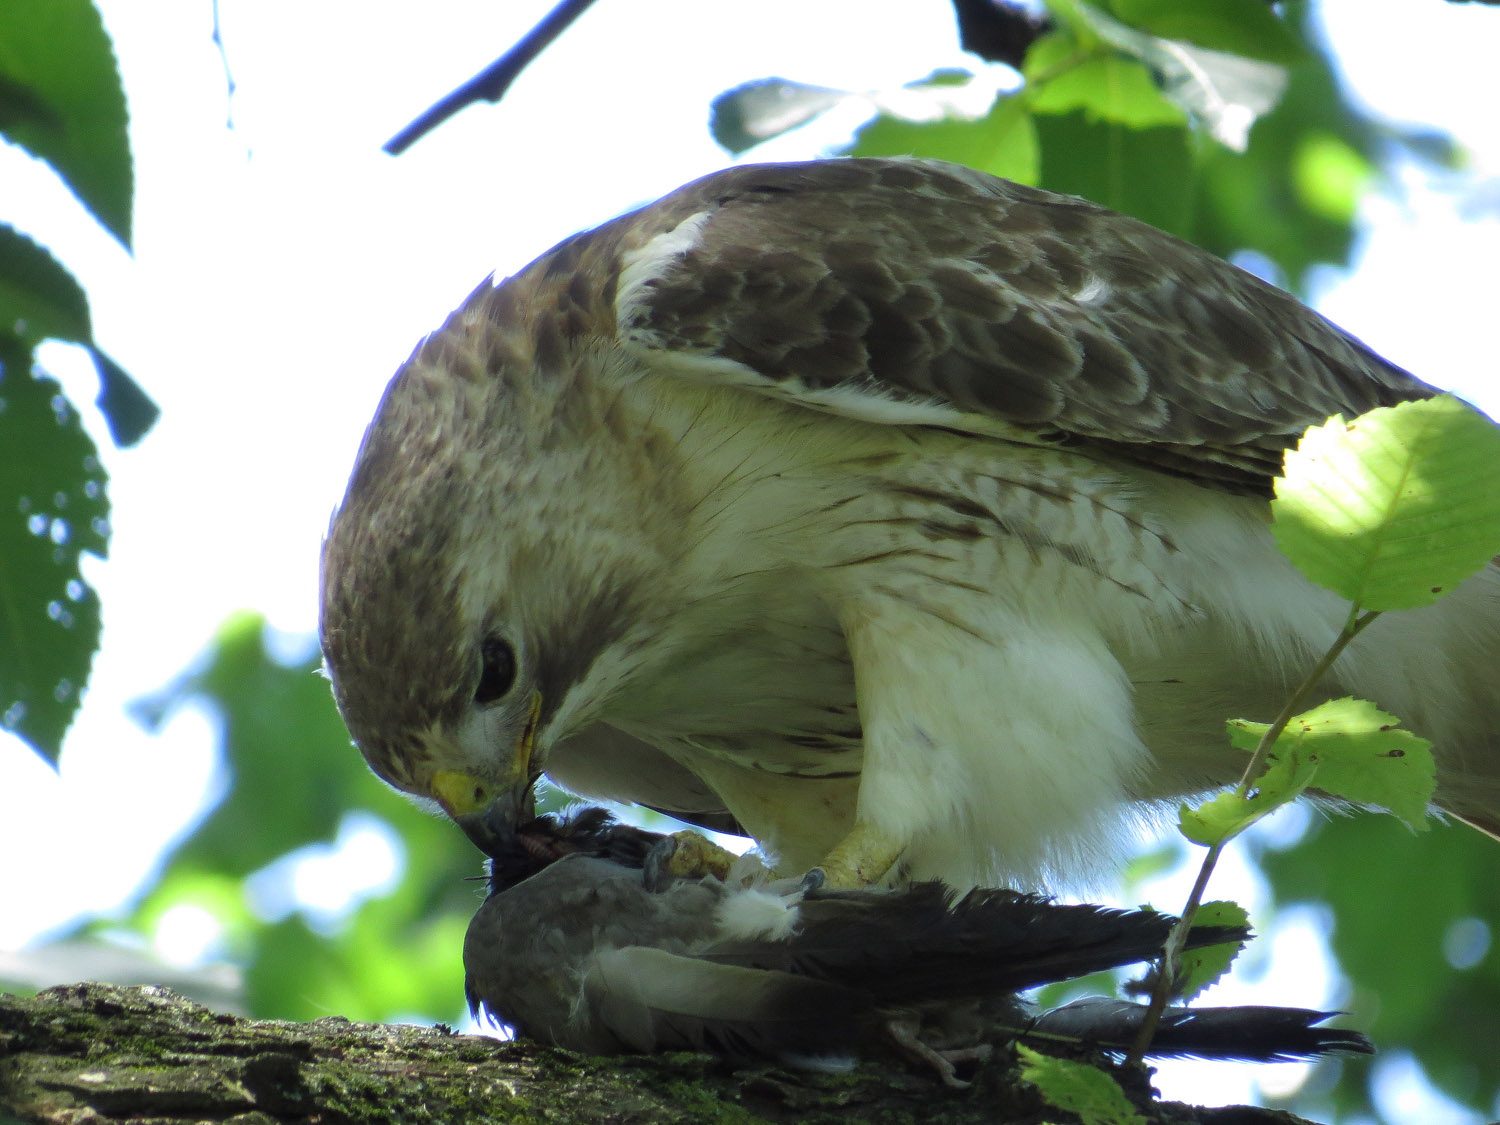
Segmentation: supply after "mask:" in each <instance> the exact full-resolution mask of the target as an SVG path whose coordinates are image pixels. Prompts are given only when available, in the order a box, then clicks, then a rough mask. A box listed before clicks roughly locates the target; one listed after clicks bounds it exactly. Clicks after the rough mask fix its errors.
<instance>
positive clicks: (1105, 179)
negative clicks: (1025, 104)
mask: <svg viewBox="0 0 1500 1125" xmlns="http://www.w3.org/2000/svg"><path fill="white" fill-rule="evenodd" d="M1033 120H1034V121H1035V123H1036V132H1037V137H1038V138H1039V140H1040V142H1041V160H1042V175H1041V180H1040V182H1039V184H1038V186H1039V187H1044V188H1046V189H1047V190H1048V191H1059V192H1063V193H1064V194H1068V195H1081V196H1083V197H1084V198H1085V199H1092V200H1093V201H1094V202H1096V203H1101V204H1103V205H1104V206H1105V207H1109V208H1112V209H1113V210H1116V211H1120V212H1123V213H1124V214H1127V215H1133V216H1134V217H1135V218H1137V219H1140V220H1141V221H1142V222H1145V223H1150V224H1151V225H1152V226H1154V227H1157V228H1159V229H1161V230H1164V231H1167V232H1168V233H1169V234H1175V235H1177V236H1178V237H1179V238H1192V236H1193V233H1194V231H1195V228H1196V215H1197V208H1198V187H1197V184H1198V178H1197V172H1196V170H1195V168H1196V161H1195V156H1194V141H1193V137H1192V134H1191V132H1190V130H1188V129H1187V128H1186V127H1184V126H1180V125H1179V126H1168V125H1158V126H1156V127H1155V128H1152V129H1132V128H1129V127H1128V126H1125V125H1120V124H1118V123H1116V122H1113V121H1092V120H1089V119H1088V118H1087V117H1086V116H1085V115H1084V114H1082V113H1079V112H1076V111H1075V112H1073V113H1045V114H1038V115H1037V116H1036V117H1034V118H1033Z"/></svg>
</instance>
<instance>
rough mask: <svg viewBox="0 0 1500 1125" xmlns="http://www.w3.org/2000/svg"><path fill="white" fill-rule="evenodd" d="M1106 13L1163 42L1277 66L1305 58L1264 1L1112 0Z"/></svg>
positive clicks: (1292, 36)
mask: <svg viewBox="0 0 1500 1125" xmlns="http://www.w3.org/2000/svg"><path fill="white" fill-rule="evenodd" d="M1109 9H1110V11H1111V12H1112V13H1113V14H1114V15H1115V16H1116V18H1118V19H1119V20H1121V21H1122V22H1123V23H1127V24H1129V25H1130V26H1131V27H1135V28H1139V29H1140V30H1142V31H1149V32H1150V33H1151V34H1152V35H1155V36H1157V37H1159V38H1161V39H1176V40H1181V41H1184V42H1187V43H1196V44H1197V45H1198V46H1200V47H1211V48H1213V49H1214V50H1218V51H1226V52H1228V53H1229V54H1233V55H1242V56H1245V57H1247V58H1252V59H1264V60H1265V61H1267V62H1275V63H1294V62H1298V61H1300V60H1301V59H1303V58H1305V57H1306V52H1305V51H1304V50H1303V48H1302V45H1301V44H1300V43H1299V42H1298V41H1297V36H1296V35H1295V34H1294V33H1293V32H1292V31H1291V29H1290V28H1288V27H1287V25H1286V24H1285V23H1284V22H1282V20H1281V19H1279V18H1278V17H1277V15H1276V13H1275V12H1274V11H1273V10H1272V8H1271V6H1270V5H1269V4H1266V3H1265V0H1191V2H1190V3H1183V2H1182V0H1110V2H1109Z"/></svg>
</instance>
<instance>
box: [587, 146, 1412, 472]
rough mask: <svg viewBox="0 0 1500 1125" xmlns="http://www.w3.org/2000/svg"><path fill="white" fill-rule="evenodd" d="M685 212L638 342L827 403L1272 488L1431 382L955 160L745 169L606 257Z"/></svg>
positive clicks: (681, 202) (629, 323)
mask: <svg viewBox="0 0 1500 1125" xmlns="http://www.w3.org/2000/svg"><path fill="white" fill-rule="evenodd" d="M695 217H698V218H695ZM685 221H691V223H692V224H694V226H693V227H692V228H691V229H690V228H684V231H685V232H686V233H687V234H690V235H691V237H679V236H676V235H669V236H668V239H665V240H662V242H661V243H659V253H660V260H659V261H649V262H648V263H647V264H648V266H650V268H651V276H649V278H647V279H646V280H645V281H644V283H643V284H642V285H640V286H639V288H637V289H636V290H634V291H633V293H632V295H631V298H632V299H631V300H630V301H628V302H626V301H624V300H623V299H622V300H621V304H620V307H619V310H618V311H619V314H620V317H621V323H620V325H619V331H620V333H621V334H622V335H623V336H624V337H626V338H627V339H629V340H630V341H632V342H633V343H634V344H636V345H638V346H640V345H643V346H645V347H647V348H652V349H666V350H668V351H672V352H677V353H687V354H690V355H693V356H697V357H702V358H704V359H710V360H730V361H733V362H734V363H735V364H739V365H743V367H744V368H745V369H747V371H748V372H753V373H756V374H757V375H758V377H759V383H758V384H757V382H756V381H755V380H754V379H753V378H752V379H751V380H750V384H749V385H751V386H752V387H754V386H757V385H758V386H759V387H760V389H764V390H767V391H769V392H771V393H776V394H778V395H779V396H781V397H785V398H791V399H792V400H793V401H796V400H797V398H798V395H799V394H800V395H806V396H807V397H808V398H809V399H813V398H816V399H817V400H818V401H817V402H816V403H813V402H810V403H809V404H810V405H817V406H819V408H821V409H830V410H834V411H835V412H839V411H840V403H841V402H842V403H843V404H844V405H846V406H849V405H852V404H853V402H854V400H855V399H856V398H859V397H864V396H868V398H869V399H877V398H878V399H883V400H885V402H887V403H890V404H893V405H895V406H899V405H900V404H903V403H909V404H912V405H913V406H915V405H917V404H929V405H931V404H938V405H942V406H947V407H951V408H954V409H955V411H956V412H960V413H962V414H965V415H968V416H970V417H973V418H979V419H998V420H1000V421H1002V422H1004V423H1007V424H1010V425H1013V426H1015V427H1018V428H1019V429H1020V430H1021V431H1022V432H1023V433H1024V434H1025V435H1026V439H1027V440H1036V441H1040V442H1050V443H1057V444H1060V445H1072V446H1086V447H1091V448H1093V449H1095V450H1097V451H1102V452H1105V453H1107V454H1109V455H1112V456H1116V457H1121V458H1125V459H1128V460H1133V461H1138V462H1144V463H1147V464H1149V465H1151V466H1152V467H1154V468H1157V469H1160V470H1162V471H1166V472H1172V473H1177V474H1181V475H1187V476H1190V477H1195V478H1199V479H1201V480H1203V481H1204V482H1205V483H1213V484H1216V485H1219V486H1221V487H1227V488H1233V489H1238V490H1249V491H1265V490H1266V489H1268V488H1269V478H1270V477H1271V476H1272V475H1274V474H1275V473H1276V472H1277V471H1278V470H1279V468H1280V464H1281V452H1282V450H1283V449H1285V448H1286V447H1287V446H1289V445H1291V444H1292V443H1294V442H1295V440H1296V438H1297V436H1298V435H1299V434H1300V433H1301V431H1302V430H1304V429H1305V428H1306V427H1307V426H1309V425H1311V424H1314V423H1317V422H1321V421H1323V420H1324V419H1326V418H1327V417H1329V416H1330V415H1332V414H1335V413H1343V414H1345V415H1346V416H1353V415H1355V414H1358V413H1361V412H1363V411H1365V410H1369V409H1372V408H1374V407H1376V406H1381V405H1389V404H1392V403H1395V402H1400V401H1403V400H1407V399H1417V398H1426V397H1430V396H1431V395H1432V394H1434V393H1436V392H1435V391H1434V390H1433V389H1432V388H1431V387H1429V386H1427V385H1426V384H1425V383H1422V382H1420V381H1419V380H1417V379H1416V378H1414V377H1413V376H1411V375H1410V374H1408V373H1407V372H1405V371H1403V370H1402V369H1401V368H1399V367H1396V366H1395V365H1394V364H1391V363H1388V362H1386V361H1385V360H1383V359H1381V358H1380V357H1379V356H1377V355H1376V354H1375V353H1374V352H1372V351H1371V350H1370V349H1369V348H1367V347H1365V346H1364V345H1363V344H1362V343H1360V342H1359V341H1358V340H1356V339H1355V338H1354V337H1352V336H1350V335H1348V334H1347V333H1345V332H1343V331H1341V330H1340V329H1338V328H1337V327H1335V326H1334V325H1332V324H1330V323H1329V322H1328V321H1327V320H1324V319H1323V318H1322V317H1320V316H1318V315H1317V314H1316V313H1314V312H1312V311H1311V310H1310V309H1308V308H1306V307H1305V306H1303V305H1302V304H1301V303H1299V302H1298V301H1296V300H1295V299H1294V298H1292V297H1291V296H1289V295H1288V294H1286V293H1284V292H1282V291H1281V290H1279V289H1276V288H1274V287H1273V286H1270V285H1267V284H1265V283H1264V282H1262V281H1260V280H1259V279H1257V278H1255V277H1253V276H1252V275H1250V274H1248V273H1246V272H1244V271H1242V270H1240V269H1237V268H1236V267H1234V266H1231V265H1229V264H1228V263H1226V262H1224V261H1222V260H1220V259H1218V258H1216V257H1214V256H1213V255H1211V254H1209V253H1207V252H1206V251H1204V250H1201V249H1199V248H1197V247H1195V246H1192V245H1190V244H1188V243H1186V242H1183V241H1182V240H1180V239H1177V238H1174V237H1172V236H1171V235H1168V234H1165V233H1163V232H1161V231H1158V230H1156V229H1154V228H1152V227H1149V226H1146V225H1145V224H1143V223H1140V222H1137V221H1136V220H1134V219H1131V218H1128V217H1126V216H1123V215H1119V214H1116V213H1114V212H1112V211H1108V210H1106V209H1105V208H1102V207H1099V206H1097V205H1095V204H1092V203H1089V202H1087V201H1085V200H1081V199H1077V198H1074V197H1070V196H1062V195H1055V194H1052V193H1049V192H1044V191H1040V190H1038V189H1035V188H1029V187H1024V186H1022V185H1019V184H1014V183H1011V182H1009V181H1006V180H1000V179H996V178H994V177H991V176H986V175H983V174H981V173H978V172H974V171H972V170H969V169H964V168H960V167H958V166H956V165H950V164H943V163H939V162H934V161H918V160H840V161H820V162H814V163H807V164H785V165H760V166H747V167H741V168H735V169H731V170H729V171H726V172H720V173H717V174H715V175H712V176H709V177H706V178H705V179H702V180H699V181H697V182H696V183H693V184H689V185H688V186H686V187H684V188H682V189H680V190H679V191H677V192H674V193H673V194H672V195H669V196H667V197H666V198H665V199H663V200H661V201H660V202H658V203H655V204H653V205H651V206H650V207H647V208H644V209H643V210H641V211H639V212H636V213H634V214H633V215H629V216H625V217H624V218H623V219H621V220H617V221H616V222H615V223H613V224H610V225H609V226H607V227H605V228H603V229H601V230H600V231H599V232H597V234H598V235H600V236H604V237H603V241H602V242H598V243H595V244H594V245H595V250H596V252H602V253H609V254H610V255H612V256H613V255H619V257H618V258H617V259H616V260H617V264H625V265H628V264H629V262H630V258H631V255H632V254H643V255H644V256H645V257H647V258H650V255H651V254H652V252H653V250H652V247H651V245H650V242H651V239H653V238H656V237H657V236H659V235H663V234H666V232H670V231H673V230H674V228H677V227H678V226H679V224H683V223H684V222H685ZM643 248H644V250H643ZM618 272H619V271H618V269H617V270H616V271H615V274H616V275H617V274H618ZM600 296H607V298H608V299H611V300H613V299H614V298H616V297H617V296H621V295H620V294H617V293H614V292H611V293H609V294H607V295H605V294H600ZM839 389H843V390H847V391H848V392H849V396H850V397H847V398H844V399H839V398H838V397H837V396H833V397H832V399H830V396H827V395H822V396H818V395H816V394H814V393H812V392H826V391H829V390H839ZM850 412H853V411H852V410H851V411H850ZM891 413H892V415H893V417H892V419H891V420H895V421H900V420H901V419H900V418H899V416H896V415H897V413H898V412H896V411H894V410H893V411H892V412H891ZM961 427H962V423H960V428H961Z"/></svg>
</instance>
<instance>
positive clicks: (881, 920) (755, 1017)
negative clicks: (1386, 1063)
mask: <svg viewBox="0 0 1500 1125" xmlns="http://www.w3.org/2000/svg"><path fill="white" fill-rule="evenodd" d="M669 840H670V838H667V837H660V836H654V835H652V834H650V833H645V832H642V831H641V830H640V829H635V828H630V827H627V826H623V825H617V824H614V823H612V822H611V821H610V820H609V819H608V817H607V816H606V815H604V814H603V813H602V811H600V810H592V809H591V810H586V811H584V812H582V813H580V814H578V816H576V817H575V818H573V819H572V820H569V821H559V820H558V819H557V818H555V817H544V818H541V819H539V820H535V821H532V822H530V823H528V824H526V825H524V826H522V827H521V828H520V829H518V830H514V831H512V832H509V833H507V832H506V831H505V829H504V827H503V826H502V827H501V828H500V830H498V831H497V832H496V833H495V834H494V836H492V837H491V838H490V840H489V843H490V844H491V845H492V850H493V852H494V854H493V856H492V858H491V861H490V885H491V894H490V895H489V897H488V898H487V899H486V900H485V902H484V904H483V905H482V906H481V907H480V909H479V911H478V913H477V914H476V915H475V917H474V920H473V922H472V923H471V924H470V926H469V931H468V935H467V937H466V939H465V942H464V965H465V970H466V983H465V989H466V993H467V995H468V998H469V1003H470V1006H471V1007H472V1008H474V1009H475V1010H476V1011H477V1010H478V1009H479V1008H481V1007H482V1008H483V1009H484V1010H485V1012H486V1013H487V1014H488V1015H489V1016H490V1017H491V1018H492V1019H495V1020H498V1021H501V1022H503V1023H506V1024H509V1025H510V1026H512V1027H514V1028H515V1029H516V1030H517V1031H518V1032H519V1033H520V1034H523V1035H527V1036H530V1037H532V1038H537V1039H541V1040H544V1041H546V1042H549V1043H552V1044H555V1045H558V1046H564V1047H570V1048H573V1049H576V1050H583V1051H589V1052H593V1053H600V1054H613V1053H619V1052H628V1051H636V1052H648V1051H661V1050H685V1049H686V1050H706V1051H711V1052H715V1053H719V1054H723V1055H726V1056H729V1057H730V1058H733V1059H736V1060H740V1061H745V1060H757V1059H767V1058H769V1059H780V1060H785V1061H793V1062H797V1061H801V1062H809V1061H814V1060H819V1059H822V1060H826V1059H828V1058H829V1057H849V1056H851V1055H854V1054H858V1053H860V1052H861V1051H865V1050H868V1049H869V1048H871V1047H873V1046H875V1045H877V1044H879V1043H880V1042H882V1041H884V1042H888V1043H894V1044H895V1045H897V1046H899V1047H901V1048H903V1049H905V1050H907V1051H909V1052H911V1053H913V1054H916V1055H917V1056H918V1057H919V1058H921V1059H922V1060H923V1061H925V1062H927V1063H929V1064H931V1065H933V1066H934V1067H935V1068H936V1069H937V1070H938V1072H939V1074H941V1075H942V1076H943V1078H944V1079H945V1080H948V1081H950V1082H951V1081H954V1074H953V1066H952V1063H953V1061H955V1058H956V1059H958V1060H963V1059H968V1058H972V1057H976V1055H979V1054H983V1052H984V1050H985V1049H986V1047H985V1045H986V1044H987V1043H990V1044H992V1043H994V1042H996V1041H1006V1040H1009V1039H1012V1038H1015V1037H1016V1036H1018V1035H1020V1036H1027V1037H1030V1038H1033V1039H1036V1040H1038V1041H1049V1042H1054V1043H1056V1042H1061V1043H1067V1044H1071V1045H1074V1046H1078V1045H1088V1046H1091V1047H1097V1048H1101V1049H1104V1050H1106V1051H1109V1050H1112V1049H1113V1050H1121V1051H1123V1049H1124V1047H1125V1046H1126V1044H1127V1043H1128V1041H1129V1040H1130V1039H1131V1038H1133V1036H1134V1033H1135V1030H1136V1029H1137V1028H1138V1026H1139V1021H1140V1018H1141V1013H1142V1012H1143V1011H1144V1006H1143V1005H1137V1004H1131V1003H1129V1002H1126V1001H1115V1000H1104V999H1100V998H1096V999H1094V1000H1089V1001H1079V1002H1077V1003H1074V1004H1070V1005H1067V1006H1065V1007H1062V1008H1059V1009H1056V1010H1054V1011H1051V1012H1045V1013H1039V1012H1037V1011H1036V1010H1035V1009H1034V1008H1033V1007H1031V1006H1029V1005H1027V1004H1025V1003H1023V1002H1022V1001H1020V1000H1018V999H1017V998H1016V997H1015V995H1014V993H1015V991H1016V990H1018V989H1023V988H1027V987H1031V986H1033V985H1037V984H1041V983H1044V982H1048V981H1053V980H1062V979H1068V978H1072V977H1076V976H1080V975H1083V974H1086V973H1090V972H1096V971H1099V970H1102V969H1107V968H1113V967H1116V966H1119V965H1124V964H1129V963H1133V962H1136V961H1140V960H1143V959H1146V958H1149V957H1151V956H1153V955H1155V954H1157V953H1159V952H1160V947H1161V943H1162V941H1163V939H1164V938H1165V936H1166V933H1167V930H1168V929H1169V928H1170V927H1171V925H1172V923H1173V921H1174V919H1172V918H1170V917H1168V916H1165V915H1161V914H1156V913H1153V912H1150V911H1141V910H1112V909H1107V908H1104V907H1099V906H1089V905H1058V904H1055V903H1052V902H1049V901H1047V900H1045V899H1041V898H1038V897H1036V896H1033V895H1026V894H1019V893H1016V892H1011V891H1001V890H974V891H970V892H968V894H966V895H964V896H962V897H958V896H955V895H954V894H953V892H952V891H950V890H949V889H947V888H945V887H943V886H942V885H941V884H938V883H923V884H917V885H914V886H911V887H907V888H904V889H900V890H889V889H878V888H866V889H862V890H830V889H818V890H810V891H805V892H804V891H802V890H801V889H799V888H798V886H797V885H796V884H795V882H794V881H792V880H783V881H781V883H779V884H777V883H773V884H770V885H760V884H753V883H752V884H750V885H742V884H741V883H739V882H738V881H733V880H731V881H729V882H724V881H720V880H718V879H714V878H703V879H686V878H671V877H664V876H663V875H662V872H661V867H660V864H659V863H657V864H653V859H654V858H655V853H656V851H657V850H658V849H660V848H662V847H663V846H664V845H665V846H666V847H667V848H668V849H670V846H671V845H670V843H669ZM1245 936H1246V932H1245V931H1244V930H1243V929H1238V928H1234V927H1222V926H1199V927H1195V928H1194V929H1193V931H1192V932H1191V934H1190V935H1189V945H1190V946H1192V947H1197V946H1202V945H1209V944H1217V943H1220V942H1225V941H1240V940H1243V939H1244V937H1245ZM1328 1015H1329V1013H1326V1012H1313V1011H1305V1010H1302V1009H1285V1008H1204V1009H1182V1008H1174V1009H1169V1011H1168V1013H1167V1017H1166V1019H1165V1020H1164V1022H1163V1025H1162V1031H1161V1033H1160V1034H1159V1035H1158V1037H1157V1039H1156V1041H1155V1042H1154V1043H1153V1046H1152V1048H1151V1053H1152V1054H1153V1055H1154V1056H1156V1057H1162V1056H1169V1055H1194V1056H1200V1057H1211V1058H1240V1059H1256V1060H1269V1059H1285V1058H1312V1057H1316V1056H1318V1055H1321V1054H1324V1053H1327V1052H1329V1051H1334V1050H1353V1051H1368V1050H1369V1049H1370V1048H1369V1044H1368V1041H1367V1040H1366V1039H1365V1038H1364V1037H1363V1036H1361V1035H1359V1034H1358V1033H1357V1032H1352V1031H1344V1030H1339V1029H1334V1028H1322V1027H1318V1026H1316V1025H1317V1024H1318V1023H1320V1022H1321V1021H1322V1020H1323V1019H1325V1018H1327V1016H1328Z"/></svg>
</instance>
